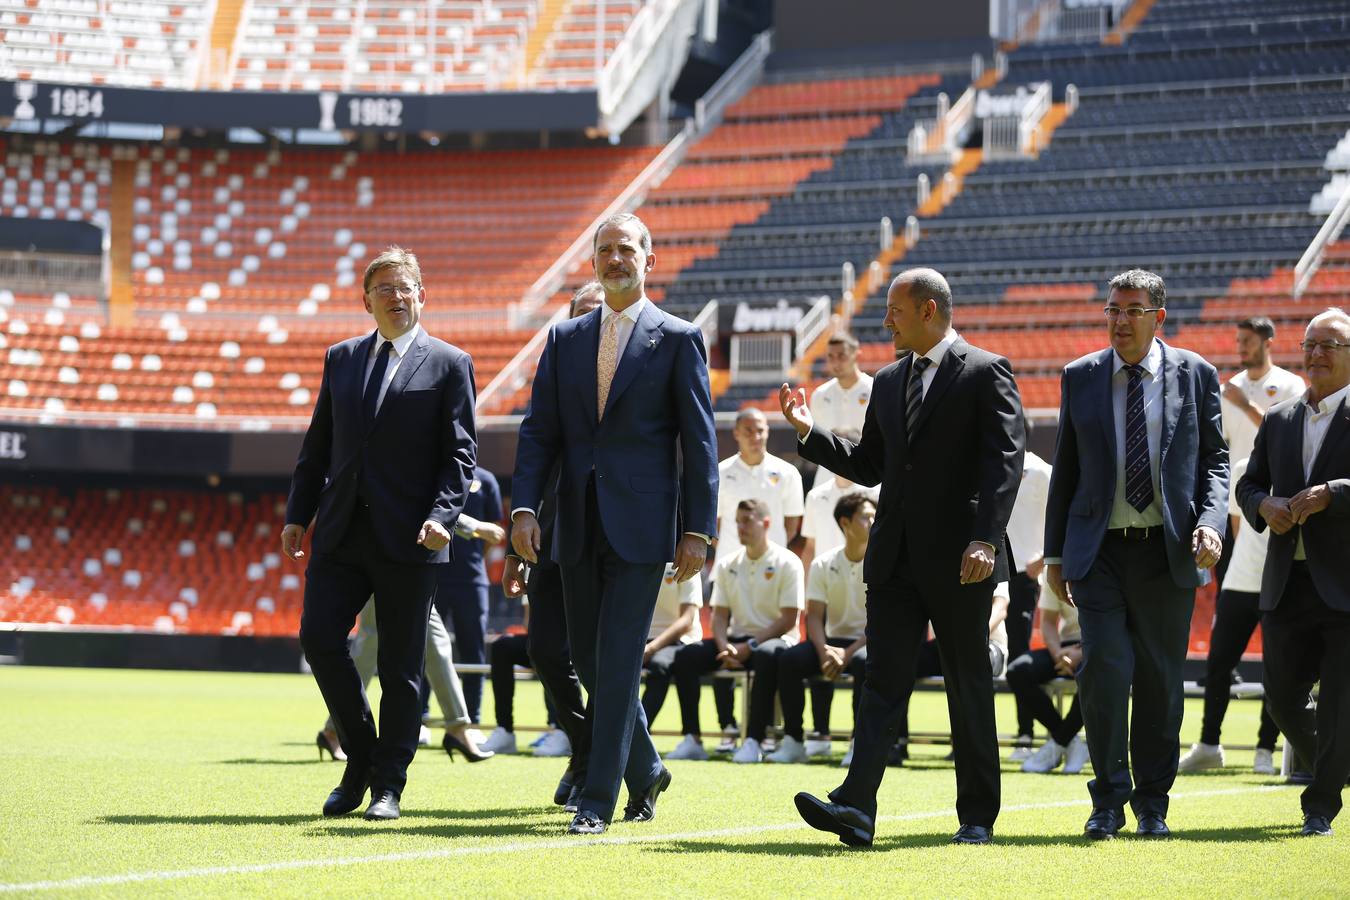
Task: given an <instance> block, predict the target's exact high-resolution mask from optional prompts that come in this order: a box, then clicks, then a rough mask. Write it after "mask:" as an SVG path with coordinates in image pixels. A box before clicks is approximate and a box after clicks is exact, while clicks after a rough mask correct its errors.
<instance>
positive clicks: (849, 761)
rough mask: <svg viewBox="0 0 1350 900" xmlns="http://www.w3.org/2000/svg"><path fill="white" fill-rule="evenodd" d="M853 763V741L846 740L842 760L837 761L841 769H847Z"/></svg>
mask: <svg viewBox="0 0 1350 900" xmlns="http://www.w3.org/2000/svg"><path fill="white" fill-rule="evenodd" d="M852 764H853V742H852V741H849V742H848V752H847V753H845V754H844V760H843V762H841V763H839V767H840V768H841V769H847V768H848V767H849V766H850V765H852Z"/></svg>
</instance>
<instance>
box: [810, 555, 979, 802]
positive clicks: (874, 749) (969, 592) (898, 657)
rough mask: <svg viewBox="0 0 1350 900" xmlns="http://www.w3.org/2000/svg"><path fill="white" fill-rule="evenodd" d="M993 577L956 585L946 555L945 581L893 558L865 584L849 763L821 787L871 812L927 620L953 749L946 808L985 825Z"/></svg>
mask: <svg viewBox="0 0 1350 900" xmlns="http://www.w3.org/2000/svg"><path fill="white" fill-rule="evenodd" d="M993 595H994V582H993V580H992V579H990V578H986V579H985V580H984V581H981V582H978V583H976V584H965V585H963V584H960V583H959V581H958V579H957V567H956V563H955V561H953V564H952V567H951V574H950V577H949V578H938V577H936V576H926V577H924V578H922V579H920V578H918V577H916V574H915V573H914V572H913V571H912V569H911V568H910V567H909V566H908V565H907V564H905V563H904V561H901V562H900V564H899V566H898V567H897V570H896V572H895V574H894V575H893V576H892V577H891V580H890V581H888V582H886V583H885V584H878V585H871V584H869V585H868V586H867V648H868V654H867V685H866V687H865V688H864V689H863V696H862V699H861V700H860V702H859V704H858V721H857V723H856V725H855V727H854V731H853V762H852V764H851V765H850V766H849V770H848V777H847V778H845V779H844V783H843V784H842V785H840V786H839V787H838V788H836V789H835V790H834V791H832V792H831V794H830V798H831V799H832V800H834V801H835V802H836V803H845V804H847V805H849V806H853V807H856V808H857V809H860V810H862V811H863V812H865V813H866V814H867V815H869V816H875V815H876V810H877V790H878V788H880V787H881V779H882V777H883V776H884V775H885V773H886V757H887V754H888V753H889V752H890V748H891V747H892V746H893V745H894V744H895V742H896V738H897V737H898V735H899V731H900V723H901V720H902V719H903V718H904V715H905V710H906V705H907V700H908V696H909V694H910V692H911V691H913V689H914V678H915V671H916V661H917V657H918V652H919V646H920V645H921V644H922V643H923V641H924V638H925V637H926V636H927V630H928V623H929V621H930V620H931V621H932V623H933V631H934V633H935V634H936V635H937V645H938V652H939V654H940V655H941V657H942V669H943V671H944V672H946V673H949V674H948V676H947V677H946V678H945V679H944V680H945V684H946V691H947V711H948V714H949V715H950V717H951V723H952V750H953V751H954V753H955V756H956V814H957V817H958V818H959V819H960V821H961V824H963V825H982V826H985V827H992V826H993V824H994V820H995V819H996V818H997V817H998V810H999V757H998V729H997V726H996V725H995V722H994V679H993V673H992V669H991V668H990V665H989V613H990V610H991V609H992V607H993Z"/></svg>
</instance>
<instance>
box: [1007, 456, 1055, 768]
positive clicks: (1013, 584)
mask: <svg viewBox="0 0 1350 900" xmlns="http://www.w3.org/2000/svg"><path fill="white" fill-rule="evenodd" d="M1049 493H1050V464H1049V463H1048V462H1046V461H1045V460H1043V459H1041V458H1040V457H1039V456H1037V455H1036V454H1035V453H1032V452H1031V451H1030V450H1028V451H1026V454H1025V456H1024V457H1023V458H1022V481H1021V483H1020V485H1019V486H1018V489H1017V500H1016V501H1015V502H1014V503H1013V511H1012V516H1011V518H1009V519H1008V550H1009V554H1010V555H1009V558H1008V568H1009V569H1011V570H1012V571H1011V572H1010V573H1009V578H1008V594H1009V597H1008V601H1009V602H1008V658H1009V659H1017V658H1018V657H1019V656H1022V655H1023V654H1024V653H1026V652H1027V651H1029V650H1030V649H1031V623H1032V619H1033V618H1035V614H1036V594H1037V592H1038V590H1039V579H1040V576H1041V569H1042V568H1043V567H1044V566H1043V562H1042V560H1043V558H1044V554H1043V553H1042V550H1043V548H1044V546H1045V503H1046V498H1047V497H1048V496H1049ZM1016 706H1017V746H1016V748H1015V749H1014V750H1013V753H1012V756H1011V757H1010V759H1013V760H1017V759H1026V757H1027V756H1029V755H1030V753H1031V731H1032V723H1033V722H1034V717H1033V716H1032V714H1031V711H1030V710H1029V709H1028V708H1027V706H1026V704H1024V703H1023V702H1022V701H1021V700H1020V699H1018V700H1017V701H1016Z"/></svg>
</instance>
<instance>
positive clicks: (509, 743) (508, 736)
mask: <svg viewBox="0 0 1350 900" xmlns="http://www.w3.org/2000/svg"><path fill="white" fill-rule="evenodd" d="M478 749H479V750H491V751H492V752H493V753H516V752H517V750H516V736H515V734H514V733H513V732H510V731H507V730H506V729H505V728H503V727H501V726H500V725H498V726H497V727H496V728H494V729H493V730H492V734H490V735H488V737H487V740H485V741H483V743H481V744H479V745H478Z"/></svg>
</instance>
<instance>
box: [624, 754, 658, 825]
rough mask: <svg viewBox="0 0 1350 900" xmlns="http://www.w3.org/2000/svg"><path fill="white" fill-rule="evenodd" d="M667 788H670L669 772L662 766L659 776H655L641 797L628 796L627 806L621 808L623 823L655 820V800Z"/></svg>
mask: <svg viewBox="0 0 1350 900" xmlns="http://www.w3.org/2000/svg"><path fill="white" fill-rule="evenodd" d="M668 787H670V770H669V769H667V768H665V767H664V766H663V767H662V768H661V772H660V774H659V775H657V776H656V780H655V781H653V782H652V783H651V786H650V787H648V788H647V790H646V791H644V792H643V793H642V795H641V796H638V795H634V794H629V795H628V805H627V806H625V807H624V808H623V820H624V821H625V822H650V821H651V820H652V819H654V818H656V798H657V797H659V796H661V792H662V791H664V790H665V789H666V788H668Z"/></svg>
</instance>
